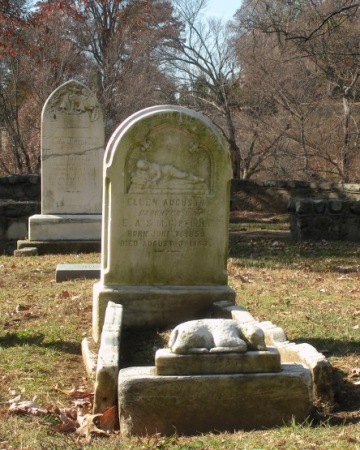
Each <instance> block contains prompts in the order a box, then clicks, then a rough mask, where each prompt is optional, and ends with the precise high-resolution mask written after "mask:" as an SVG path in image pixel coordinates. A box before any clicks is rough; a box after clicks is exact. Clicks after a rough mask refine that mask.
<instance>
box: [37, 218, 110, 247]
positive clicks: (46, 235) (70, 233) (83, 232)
mask: <svg viewBox="0 0 360 450" xmlns="http://www.w3.org/2000/svg"><path fill="white" fill-rule="evenodd" d="M100 235H101V214H56V215H55V214H36V215H34V216H31V217H30V218H29V240H30V241H53V240H56V241H61V240H70V237H71V240H78V241H91V240H99V239H100Z"/></svg>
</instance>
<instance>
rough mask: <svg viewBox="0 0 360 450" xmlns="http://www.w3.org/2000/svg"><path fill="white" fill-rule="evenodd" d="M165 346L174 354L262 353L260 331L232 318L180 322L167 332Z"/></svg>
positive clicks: (263, 346)
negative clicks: (168, 333)
mask: <svg viewBox="0 0 360 450" xmlns="http://www.w3.org/2000/svg"><path fill="white" fill-rule="evenodd" d="M169 347H170V350H171V351H172V352H173V353H177V354H186V353H207V352H246V351H247V350H266V344H265V337H264V332H263V330H262V329H261V328H259V327H257V326H255V325H252V324H244V323H239V322H237V321H236V320H232V319H202V320H191V321H189V322H184V323H181V324H180V325H178V326H177V327H175V328H174V329H173V331H172V332H171V335H170V339H169Z"/></svg>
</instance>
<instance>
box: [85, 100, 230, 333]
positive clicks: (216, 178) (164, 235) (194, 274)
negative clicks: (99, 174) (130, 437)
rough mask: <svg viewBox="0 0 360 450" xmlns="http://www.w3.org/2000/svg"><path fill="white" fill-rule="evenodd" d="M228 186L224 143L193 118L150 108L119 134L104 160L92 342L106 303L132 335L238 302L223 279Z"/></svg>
mask: <svg viewBox="0 0 360 450" xmlns="http://www.w3.org/2000/svg"><path fill="white" fill-rule="evenodd" d="M231 177H232V170H231V164H230V156H229V152H228V150H227V147H226V144H225V142H224V140H223V138H222V136H221V135H220V134H219V132H218V131H217V129H216V128H215V126H214V125H213V124H212V123H211V122H210V121H209V120H208V119H206V118H205V117H204V116H202V115H200V114H198V113H196V112H194V111H191V110H189V109H186V108H181V107H176V106H157V107H152V108H148V109H145V110H142V111H140V112H138V113H136V114H134V115H133V116H131V117H130V118H128V119H127V120H125V122H123V123H122V124H121V125H120V126H119V127H118V129H117V130H116V131H115V133H114V134H113V136H112V137H111V139H110V141H109V143H108V146H107V149H106V153H105V159H104V186H103V189H104V204H103V225H102V261H101V279H100V282H99V283H97V284H95V285H94V305H93V306H94V307H93V337H94V340H95V341H98V340H99V338H100V334H101V330H102V326H103V321H104V316H105V310H106V305H107V303H108V301H110V300H111V301H113V302H114V303H117V304H121V305H122V306H123V325H124V326H133V327H143V326H162V325H168V324H170V323H179V322H181V321H185V320H190V319H194V318H198V317H206V315H208V314H210V309H211V306H212V304H213V302H215V301H220V300H230V301H234V300H235V294H234V291H233V290H232V289H231V288H230V287H229V286H228V284H227V269H226V265H227V256H228V226H229V223H228V222H229V203H230V200H229V193H230V180H231Z"/></svg>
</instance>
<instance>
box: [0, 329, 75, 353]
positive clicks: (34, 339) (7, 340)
mask: <svg viewBox="0 0 360 450" xmlns="http://www.w3.org/2000/svg"><path fill="white" fill-rule="evenodd" d="M44 338H45V335H43V334H41V333H39V334H28V335H24V334H23V333H8V334H6V335H5V336H2V337H0V347H2V348H10V347H25V346H30V347H40V348H50V349H54V350H58V351H61V352H64V353H69V354H71V355H81V343H77V342H67V341H60V340H59V341H55V342H44Z"/></svg>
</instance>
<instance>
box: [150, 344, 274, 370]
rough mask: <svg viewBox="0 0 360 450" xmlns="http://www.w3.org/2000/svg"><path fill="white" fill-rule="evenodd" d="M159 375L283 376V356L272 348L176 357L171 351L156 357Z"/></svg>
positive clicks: (167, 350)
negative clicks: (273, 374)
mask: <svg viewBox="0 0 360 450" xmlns="http://www.w3.org/2000/svg"><path fill="white" fill-rule="evenodd" d="M155 367H156V374H157V375H201V374H209V373H211V374H229V373H261V372H280V370H281V366H280V353H279V352H278V351H277V350H276V349H275V348H271V347H268V349H267V351H247V352H245V353H206V354H202V355H201V354H197V355H191V354H186V355H176V354H175V353H172V352H171V351H170V350H169V349H160V350H157V352H156V354H155Z"/></svg>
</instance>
